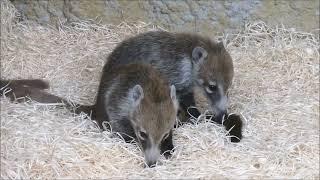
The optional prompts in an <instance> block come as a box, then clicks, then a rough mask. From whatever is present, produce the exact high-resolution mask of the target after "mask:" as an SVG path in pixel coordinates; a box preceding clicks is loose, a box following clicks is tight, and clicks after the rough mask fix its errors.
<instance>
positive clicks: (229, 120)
mask: <svg viewBox="0 0 320 180" xmlns="http://www.w3.org/2000/svg"><path fill="white" fill-rule="evenodd" d="M223 125H224V127H225V128H226V130H227V131H229V134H228V135H230V136H231V137H230V140H231V142H240V140H241V139H242V126H243V124H242V120H241V118H240V116H239V115H236V114H229V115H228V114H226V115H225V117H224V122H223Z"/></svg>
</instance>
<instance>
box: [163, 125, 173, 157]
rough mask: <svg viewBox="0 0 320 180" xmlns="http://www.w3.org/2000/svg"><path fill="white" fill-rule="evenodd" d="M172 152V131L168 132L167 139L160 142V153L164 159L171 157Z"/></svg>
mask: <svg viewBox="0 0 320 180" xmlns="http://www.w3.org/2000/svg"><path fill="white" fill-rule="evenodd" d="M173 151H174V146H173V142H172V130H171V131H170V134H169V136H168V137H167V139H165V140H163V141H162V142H161V147H160V152H161V154H163V155H164V157H165V158H169V157H170V156H171V152H173Z"/></svg>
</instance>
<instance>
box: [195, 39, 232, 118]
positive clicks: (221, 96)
mask: <svg viewBox="0 0 320 180" xmlns="http://www.w3.org/2000/svg"><path fill="white" fill-rule="evenodd" d="M208 44H209V43H207V44H206V46H203V47H201V46H197V47H195V48H194V49H193V51H192V62H193V65H194V70H195V72H194V73H195V75H196V82H195V84H196V85H198V86H200V87H201V89H202V90H203V91H204V94H205V95H206V96H207V98H208V100H209V102H210V103H211V107H212V109H211V110H212V113H213V114H214V115H215V121H217V122H218V123H221V122H222V118H223V115H224V114H225V113H226V109H227V103H228V99H227V96H226V93H227V90H228V88H229V87H230V85H231V83H232V78H233V64H232V59H231V56H230V55H229V53H228V52H227V51H226V49H225V48H224V46H223V43H222V42H220V43H217V44H215V43H210V44H209V45H208Z"/></svg>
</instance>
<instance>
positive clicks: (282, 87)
mask: <svg viewBox="0 0 320 180" xmlns="http://www.w3.org/2000/svg"><path fill="white" fill-rule="evenodd" d="M15 17H16V10H15V9H14V7H13V6H12V5H11V4H10V3H8V1H1V20H2V23H1V33H2V34H1V43H2V47H1V77H2V78H44V79H46V80H48V81H49V82H50V84H51V86H52V87H51V89H50V90H49V91H50V92H52V93H54V94H57V95H60V96H63V97H65V98H67V99H69V100H71V101H73V102H80V103H85V104H90V103H92V102H93V101H94V98H95V94H96V88H97V85H98V82H99V74H100V72H101V70H102V66H103V64H104V62H105V59H106V56H107V55H108V53H110V51H111V50H112V49H113V48H114V46H115V45H116V44H117V43H119V42H120V41H121V40H123V39H124V38H126V37H128V36H132V35H134V34H137V33H139V32H144V31H148V30H152V29H159V28H158V27H153V26H152V25H150V24H146V23H142V22H139V23H135V24H127V23H122V24H120V25H118V26H114V25H101V24H93V23H90V22H79V23H74V24H72V25H71V26H70V25H68V26H65V25H63V24H61V25H60V27H59V30H57V29H53V28H48V27H43V26H40V25H37V24H32V23H27V22H20V23H19V22H16V19H15ZM315 34H318V31H315V32H314V33H306V32H298V31H296V30H295V29H288V28H285V27H283V26H277V27H270V26H268V25H266V24H265V23H263V22H257V23H250V24H247V25H246V26H245V28H244V30H242V31H241V32H240V33H238V34H225V35H221V36H216V38H217V39H220V40H223V41H224V42H225V44H226V46H227V48H228V50H229V52H230V53H231V55H232V57H233V59H234V66H235V78H234V82H233V86H232V88H231V90H230V92H229V95H230V111H232V112H236V113H239V114H241V115H242V117H243V119H244V121H245V124H246V125H245V128H244V139H243V140H242V141H241V142H240V143H238V144H233V143H230V142H229V141H228V138H227V137H225V134H226V132H225V130H224V129H223V128H222V127H221V126H219V125H216V124H211V123H208V122H205V121H203V120H201V119H200V121H199V122H198V123H197V124H196V125H190V124H186V125H184V126H182V127H179V128H177V129H175V131H174V132H175V133H174V144H175V146H176V150H175V152H174V155H173V157H172V158H171V159H169V160H165V159H164V158H162V159H161V161H160V163H161V164H159V165H158V166H157V167H155V168H143V163H144V161H143V159H144V158H143V154H142V153H141V151H140V150H139V148H138V147H137V146H136V145H134V144H128V143H124V142H123V141H122V140H121V139H118V138H112V133H110V132H103V133H101V132H99V130H98V129H97V128H96V127H95V125H94V124H93V123H92V122H91V120H90V119H88V118H87V117H86V116H84V115H74V114H72V113H70V112H69V111H67V110H66V109H64V108H58V107H55V106H53V105H44V104H39V103H36V102H31V103H22V104H16V103H11V102H9V101H8V100H7V99H5V98H1V178H2V179H3V178H23V179H27V178H41V179H51V178H108V177H109V178H110V177H112V178H133V179H136V178H164V179H168V178H179V179H180V178H232V179H238V178H254V179H261V178H305V179H319V36H317V35H315ZM198 103H199V105H203V104H205V103H204V102H203V100H201V95H199V97H198Z"/></svg>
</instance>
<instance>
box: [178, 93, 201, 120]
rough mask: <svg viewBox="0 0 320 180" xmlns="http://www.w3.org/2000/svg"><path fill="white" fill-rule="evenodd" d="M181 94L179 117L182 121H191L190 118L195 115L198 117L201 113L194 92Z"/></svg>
mask: <svg viewBox="0 0 320 180" xmlns="http://www.w3.org/2000/svg"><path fill="white" fill-rule="evenodd" d="M179 94H181V95H180V96H179V103H180V109H179V113H178V117H179V119H180V120H181V121H182V122H189V119H190V118H192V117H194V118H198V117H199V116H200V115H201V113H200V112H199V110H198V109H197V108H196V103H195V100H194V95H193V92H190V93H187V94H183V93H179Z"/></svg>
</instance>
